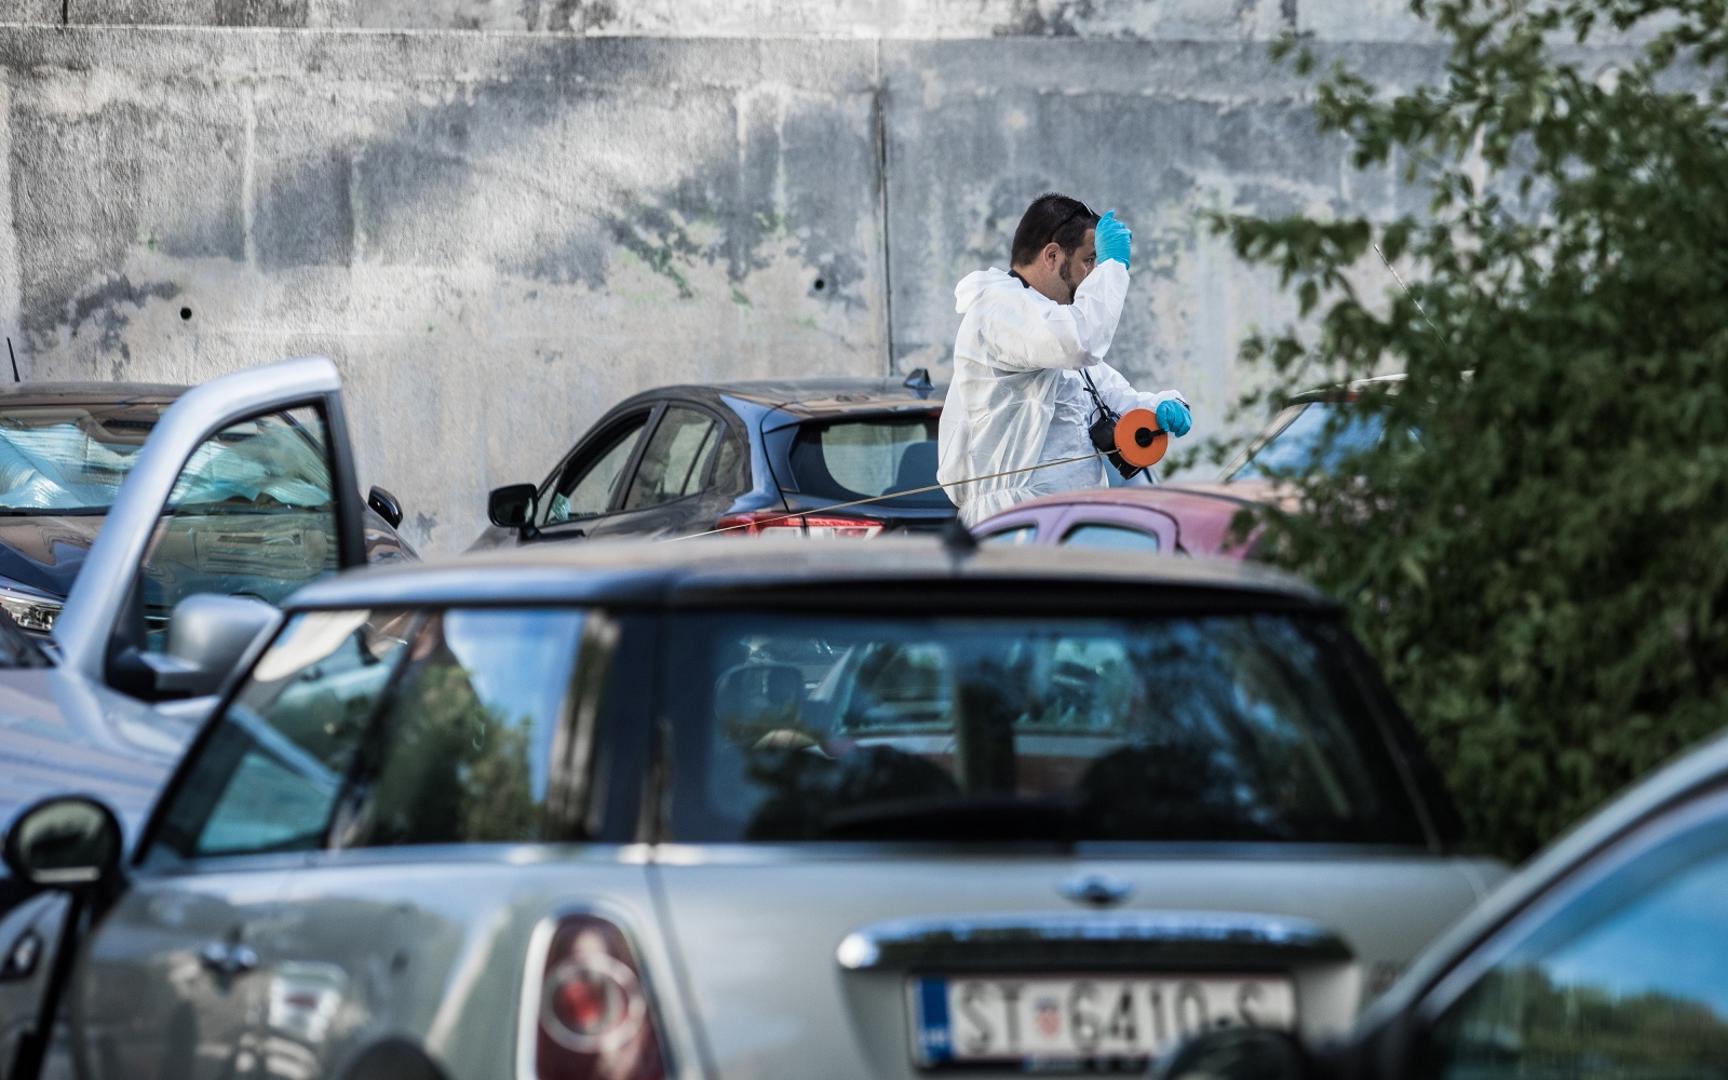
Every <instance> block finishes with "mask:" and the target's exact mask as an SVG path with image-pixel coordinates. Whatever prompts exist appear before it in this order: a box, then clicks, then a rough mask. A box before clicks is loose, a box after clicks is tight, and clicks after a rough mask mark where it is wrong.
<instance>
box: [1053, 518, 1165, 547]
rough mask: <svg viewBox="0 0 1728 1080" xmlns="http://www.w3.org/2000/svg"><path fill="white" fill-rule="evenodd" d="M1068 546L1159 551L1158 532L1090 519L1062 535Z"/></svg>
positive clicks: (1064, 542) (1064, 543) (1063, 541)
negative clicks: (1106, 523)
mask: <svg viewBox="0 0 1728 1080" xmlns="http://www.w3.org/2000/svg"><path fill="white" fill-rule="evenodd" d="M1062 543H1063V545H1065V546H1067V547H1083V548H1100V549H1103V550H1105V551H1157V550H1158V546H1159V545H1158V534H1157V533H1154V532H1145V531H1142V530H1140V529H1130V528H1128V527H1127V526H1126V525H1105V524H1103V523H1101V522H1096V521H1088V522H1083V523H1082V524H1079V525H1076V526H1074V527H1073V528H1072V529H1069V530H1068V532H1067V533H1066V534H1065V535H1064V536H1063V537H1062Z"/></svg>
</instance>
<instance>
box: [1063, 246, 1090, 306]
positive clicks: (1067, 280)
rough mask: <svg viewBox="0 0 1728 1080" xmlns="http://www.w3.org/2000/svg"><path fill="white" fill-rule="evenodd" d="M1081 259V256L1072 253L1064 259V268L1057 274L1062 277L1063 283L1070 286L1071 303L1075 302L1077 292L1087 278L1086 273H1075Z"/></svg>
mask: <svg viewBox="0 0 1728 1080" xmlns="http://www.w3.org/2000/svg"><path fill="white" fill-rule="evenodd" d="M1079 261H1080V260H1079V258H1077V257H1076V256H1073V255H1070V256H1068V257H1067V258H1066V259H1064V260H1063V261H1062V269H1061V270H1058V271H1057V276H1058V277H1060V278H1061V279H1062V284H1063V285H1066V286H1067V287H1068V303H1070V304H1072V303H1073V302H1074V296H1075V294H1076V293H1078V292H1079V291H1080V283H1081V282H1082V281H1085V280H1086V276H1085V275H1084V274H1079V275H1076V274H1075V270H1076V269H1077V267H1076V266H1075V264H1076V263H1078V262H1079Z"/></svg>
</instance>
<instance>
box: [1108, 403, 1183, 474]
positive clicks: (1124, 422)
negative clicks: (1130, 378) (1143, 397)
mask: <svg viewBox="0 0 1728 1080" xmlns="http://www.w3.org/2000/svg"><path fill="white" fill-rule="evenodd" d="M1168 449H1170V433H1169V432H1168V431H1165V430H1163V429H1162V428H1160V427H1159V426H1158V417H1157V416H1155V415H1154V414H1153V412H1152V410H1151V409H1129V410H1128V411H1127V412H1126V413H1124V414H1123V416H1122V419H1120V420H1118V421H1116V452H1117V453H1118V454H1120V455H1121V456H1122V460H1123V461H1126V462H1127V463H1128V464H1130V465H1137V466H1139V467H1140V468H1142V469H1145V468H1149V467H1151V466H1153V465H1156V464H1158V463H1159V462H1160V461H1163V460H1164V451H1166V450H1168Z"/></svg>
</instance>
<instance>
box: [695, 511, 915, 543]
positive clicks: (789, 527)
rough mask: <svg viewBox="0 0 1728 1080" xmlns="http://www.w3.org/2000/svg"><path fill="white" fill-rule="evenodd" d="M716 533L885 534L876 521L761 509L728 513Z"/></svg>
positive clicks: (848, 535)
mask: <svg viewBox="0 0 1728 1080" xmlns="http://www.w3.org/2000/svg"><path fill="white" fill-rule="evenodd" d="M714 527H715V529H716V530H719V529H728V530H731V533H732V535H734V536H762V535H765V534H768V533H772V534H773V535H775V536H792V535H799V536H837V537H847V538H863V537H868V536H875V535H876V534H877V533H879V532H881V531H882V523H881V522H880V521H877V520H876V519H875V518H867V517H841V516H840V515H838V514H797V515H790V514H787V513H786V512H785V511H784V510H757V511H755V512H754V513H749V514H728V515H727V516H725V517H723V518H721V519H720V521H719V524H717V525H715V526H714Z"/></svg>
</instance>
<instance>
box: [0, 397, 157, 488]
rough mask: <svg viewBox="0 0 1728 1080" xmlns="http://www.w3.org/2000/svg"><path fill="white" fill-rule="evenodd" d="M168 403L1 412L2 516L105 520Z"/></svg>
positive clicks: (17, 408) (25, 408)
mask: <svg viewBox="0 0 1728 1080" xmlns="http://www.w3.org/2000/svg"><path fill="white" fill-rule="evenodd" d="M167 407H168V403H167V402H162V401H155V402H139V401H128V402H113V403H104V404H88V403H86V404H76V405H21V406H14V407H11V408H6V409H0V511H3V512H5V513H9V514H79V513H85V514H101V513H106V512H107V510H108V507H109V506H110V505H112V504H113V502H114V496H115V494H116V493H117V492H118V491H119V490H120V485H121V484H122V483H123V482H125V480H126V475H127V474H128V473H129V472H131V471H132V465H133V463H134V462H135V461H136V460H137V458H138V452H139V451H140V450H142V449H143V448H144V440H145V439H147V438H149V436H150V433H151V432H152V431H154V430H155V429H156V422H157V421H158V420H160V419H161V418H162V411H163V410H164V409H166V408H167Z"/></svg>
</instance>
